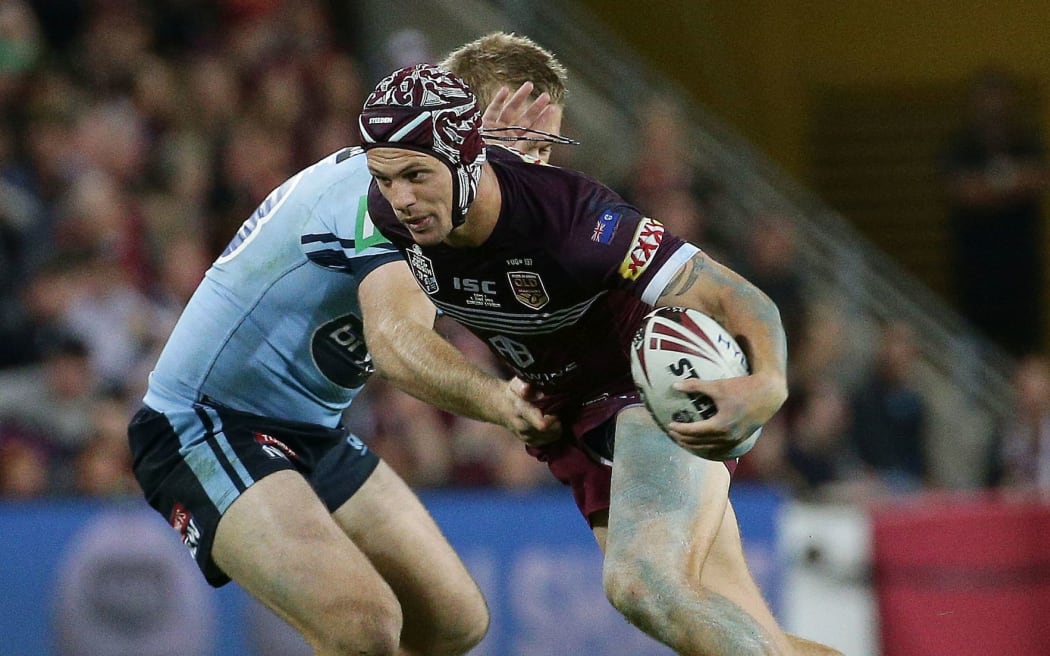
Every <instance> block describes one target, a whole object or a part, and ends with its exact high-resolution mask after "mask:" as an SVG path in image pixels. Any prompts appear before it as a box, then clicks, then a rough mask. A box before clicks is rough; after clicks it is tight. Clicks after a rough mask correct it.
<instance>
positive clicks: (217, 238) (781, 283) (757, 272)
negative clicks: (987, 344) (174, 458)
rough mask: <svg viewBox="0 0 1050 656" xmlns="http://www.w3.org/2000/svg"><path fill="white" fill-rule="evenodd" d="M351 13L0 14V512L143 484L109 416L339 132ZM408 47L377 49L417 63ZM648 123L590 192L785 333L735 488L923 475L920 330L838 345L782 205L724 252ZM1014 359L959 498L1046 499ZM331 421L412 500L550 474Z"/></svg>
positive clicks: (460, 430)
mask: <svg viewBox="0 0 1050 656" xmlns="http://www.w3.org/2000/svg"><path fill="white" fill-rule="evenodd" d="M349 6H352V3H327V2H324V1H323V0H295V1H287V2H281V1H279V0H225V1H222V2H205V1H203V0H201V1H197V0H182V1H175V0H171V1H167V2H166V1H163V0H158V1H157V2H151V3H137V2H131V1H121V0H79V1H71V2H63V3H51V2H44V1H37V2H33V1H31V0H4V1H3V2H0V308H2V313H0V498H40V497H48V496H61V495H82V496H96V497H107V496H122V495H134V494H138V490H137V486H136V483H135V481H134V479H133V478H132V476H131V475H130V463H129V453H128V449H127V441H126V433H125V427H126V423H127V420H128V418H129V417H130V415H131V414H132V413H133V412H134V410H135V409H136V408H137V406H138V404H139V402H140V399H141V396H142V393H143V391H144V388H145V382H146V377H147V375H148V373H149V370H150V368H151V366H152V364H153V361H154V359H155V357H156V355H157V352H158V349H159V348H160V347H161V346H162V345H163V342H164V339H165V337H166V335H167V333H168V331H170V329H171V328H172V326H173V325H174V321H175V320H176V319H177V317H178V315H179V312H180V310H181V308H182V306H183V304H184V303H185V302H186V301H187V299H188V298H189V296H190V295H191V294H192V292H193V290H194V288H195V287H196V285H197V283H198V282H199V281H200V279H201V278H202V276H203V275H204V272H205V270H206V269H207V267H208V266H209V264H210V262H211V260H212V259H213V258H214V257H215V256H216V255H217V254H218V253H219V252H220V251H221V250H222V248H223V246H224V245H225V243H226V241H227V240H228V239H229V238H230V237H231V236H232V235H233V234H234V233H235V231H236V229H237V227H238V226H239V225H240V223H241V222H242V221H243V220H244V219H245V218H247V217H248V216H249V215H250V214H251V212H252V211H253V210H254V209H255V206H256V205H257V203H258V202H260V201H261V199H263V198H264V197H265V196H266V195H267V194H268V193H269V191H270V190H271V189H273V188H274V187H275V186H277V185H278V184H279V183H280V182H282V181H283V180H284V179H285V178H287V177H288V176H289V175H291V174H292V173H294V172H296V171H297V170H299V169H300V168H302V167H304V166H306V165H308V164H310V163H313V162H314V161H316V160H318V159H320V158H321V157H323V156H325V155H327V154H329V153H331V152H333V151H335V150H337V149H339V148H341V147H344V146H348V145H354V144H355V143H356V141H357V137H356V129H355V126H356V121H357V114H358V111H359V109H360V106H361V104H362V102H363V95H362V94H363V92H364V91H365V90H367V89H368V88H370V86H371V84H370V82H371V80H372V79H373V78H374V77H375V76H376V74H380V75H381V74H383V73H385V72H386V71H368V70H365V68H364V66H363V65H362V60H361V58H360V53H358V52H357V51H356V50H355V47H354V41H355V39H354V35H353V34H352V33H350V31H349V27H350V26H353V25H354V21H353V17H352V16H350V15H347V14H346V13H345V12H346V11H347V9H346V8H347V7H349ZM402 36H404V35H402ZM409 36H411V35H409ZM418 36H419V35H418V34H417V35H415V37H416V40H414V41H413V42H412V43H413V47H411V48H406V47H404V46H403V45H402V46H398V47H397V48H395V50H396V51H397V52H399V53H400V55H401V56H403V57H405V56H409V55H411V54H413V53H417V52H418V53H425V52H426V48H425V43H422V44H420V43H419V41H418ZM406 63H411V62H408V61H404V60H402V61H397V62H391V64H392V65H391V68H393V67H394V66H395V65H403V64H406ZM376 79H377V78H376ZM646 111H647V116H648V118H649V120H648V121H646V123H645V129H644V131H643V132H642V133H641V134H640V135H639V137H638V140H637V142H638V148H637V150H636V152H633V153H628V155H629V156H630V157H632V158H633V162H634V166H633V169H632V170H633V173H632V174H631V175H630V176H629V177H628V178H627V179H625V180H622V181H607V182H608V183H610V184H611V185H612V186H614V187H615V188H617V190H618V191H620V192H621V193H622V194H623V196H624V197H625V198H626V199H628V200H629V201H631V202H633V203H634V204H635V205H637V206H638V207H639V208H641V209H643V210H644V211H645V212H646V213H647V214H650V215H652V216H654V217H656V218H658V219H660V220H662V221H664V222H665V223H666V224H667V225H668V226H669V228H670V229H671V230H672V231H674V232H676V233H678V234H680V235H682V236H684V237H687V238H689V239H691V240H693V241H695V242H696V243H697V244H699V245H701V246H702V247H703V248H705V249H706V250H708V251H709V252H710V253H711V254H712V255H713V256H715V257H716V258H718V259H720V260H722V261H724V262H726V263H727V264H729V265H730V266H732V267H734V268H735V269H737V270H739V271H740V272H741V273H743V274H744V275H745V276H747V277H748V278H749V279H750V280H752V281H753V282H755V283H756V284H757V285H758V286H759V287H760V288H762V289H763V290H765V291H766V292H767V293H768V294H769V295H770V296H771V297H773V299H774V300H775V301H776V302H777V303H778V305H779V307H780V309H781V312H782V316H783V320H784V323H785V327H786V329H787V333H788V337H789V347H790V353H791V358H790V362H791V365H790V375H791V380H790V393H791V395H790V398H789V401H788V403H787V405H786V406H785V407H784V409H783V410H782V411H781V412H779V413H778V414H777V416H776V417H775V418H774V420H773V421H772V422H771V423H770V424H769V425H767V426H766V428H765V431H764V434H763V437H762V439H761V440H759V443H758V446H756V448H755V449H754V451H753V452H752V453H751V454H749V455H748V456H747V457H745V458H744V459H743V460H742V462H741V464H740V467H739V469H738V470H737V474H736V477H737V480H748V481H762V482H769V483H774V484H777V485H782V486H784V487H785V488H786V489H787V490H789V491H790V492H791V493H792V494H794V495H797V496H799V497H802V498H818V499H862V498H871V497H872V496H873V495H884V494H903V493H908V492H913V491H917V490H921V489H926V488H935V487H937V486H938V485H939V483H938V481H937V480H936V479H935V478H934V477H933V476H931V467H930V463H929V462H928V453H927V449H926V446H925V442H926V436H927V434H928V432H929V430H930V425H929V424H930V421H931V417H930V413H929V408H928V402H927V398H926V393H927V390H924V389H923V388H922V386H921V384H919V383H918V382H917V380H916V377H915V376H914V365H915V362H916V342H915V335H914V330H915V329H914V327H912V326H909V325H907V324H905V323H903V322H887V323H886V324H885V325H882V326H879V330H878V331H877V337H876V339H875V341H874V343H873V344H870V345H868V347H867V348H864V349H862V350H861V353H862V355H858V348H857V346H858V345H857V344H856V338H855V337H854V334H853V333H852V331H851V327H850V321H851V318H850V317H849V316H848V314H846V313H847V312H848V310H847V309H846V308H845V307H844V306H842V305H841V304H838V303H836V302H835V301H834V300H830V299H824V298H820V297H819V296H816V295H814V294H813V293H811V291H810V290H809V289H807V287H806V285H805V283H804V276H803V275H802V272H801V271H799V267H798V265H797V260H796V258H795V246H796V238H797V237H796V234H795V232H794V231H793V229H792V222H791V221H790V217H783V216H776V215H770V216H761V217H756V225H757V226H758V227H757V228H756V229H755V230H753V231H751V232H750V236H749V239H748V240H747V241H746V242H743V243H741V242H740V241H739V240H735V241H734V240H728V239H721V238H720V233H719V230H718V229H717V223H718V216H717V206H716V203H713V202H712V197H714V196H716V195H717V193H718V192H717V189H712V185H711V183H710V181H707V180H704V179H702V178H701V177H700V176H698V175H697V174H696V173H695V172H694V171H692V170H691V169H690V168H689V167H688V165H687V164H686V162H687V161H688V159H687V158H686V157H682V156H676V155H675V153H676V152H677V149H679V148H681V147H682V144H684V143H686V140H685V139H682V138H680V137H679V135H680V130H682V129H683V127H682V124H681V121H680V120H679V117H678V115H677V114H676V109H675V107H673V106H672V105H669V104H666V103H665V102H663V101H660V100H654V103H653V104H652V105H651V106H649V107H647V108H646ZM557 160H558V154H557V153H555V156H554V163H558V161H557ZM572 164H573V166H574V167H576V168H580V169H582V170H585V171H586V170H587V163H586V162H579V161H574V162H573V163H572ZM441 328H442V330H443V331H444V333H445V334H446V336H447V337H448V338H449V339H450V340H451V341H453V342H454V343H456V344H457V345H459V346H460V347H461V348H463V349H464V350H465V351H466V352H468V353H469V354H470V356H471V357H472V358H473V359H474V360H475V361H476V362H478V363H480V364H482V365H483V366H486V367H489V368H491V369H492V370H493V371H498V368H497V366H496V365H495V363H494V361H493V360H492V359H491V357H490V355H489V354H488V353H487V351H486V350H485V349H484V347H483V346H482V345H481V344H480V343H479V342H477V340H475V339H474V338H473V337H471V336H469V335H468V334H467V333H466V332H465V331H464V330H462V329H460V328H458V327H457V326H456V325H454V324H451V323H448V324H445V323H442V325H441ZM1018 355H1019V356H1021V359H1020V360H1019V365H1018V367H1017V370H1016V374H1015V375H1016V381H1015V382H1016V399H1015V403H1016V412H1015V413H1014V415H1013V416H1012V420H1011V422H1009V423H1008V424H1006V425H1003V426H999V427H997V428H996V429H995V432H996V435H995V436H993V437H992V439H990V440H989V443H990V444H991V445H992V446H991V447H990V448H989V449H988V453H987V457H986V460H987V462H986V463H984V464H983V465H982V467H981V468H980V469H981V471H982V475H981V476H980V477H979V480H974V481H972V485H973V486H974V487H990V486H995V485H1018V486H1033V485H1038V486H1042V487H1044V488H1047V489H1050V365H1048V363H1047V361H1046V359H1045V358H1043V357H1042V356H1040V355H1038V352H1037V351H1035V352H1026V353H1019V354H1018ZM346 419H347V423H348V425H349V426H350V427H351V428H352V430H354V432H356V433H357V434H358V435H360V436H361V437H362V439H364V440H365V441H366V442H367V443H369V444H370V445H372V447H373V448H374V449H375V450H376V451H377V452H379V453H380V455H381V456H383V457H384V458H385V459H386V460H387V461H388V462H390V464H391V465H392V466H393V467H394V468H395V469H396V470H397V471H398V472H399V473H400V474H401V475H402V476H403V477H404V478H405V479H406V480H407V481H408V482H409V483H410V484H412V485H413V486H416V487H420V488H423V487H438V486H499V487H505V488H531V487H535V486H541V485H552V484H555V483H554V481H553V478H552V477H551V476H550V475H549V474H548V472H547V470H546V468H545V466H544V465H542V464H541V463H538V462H536V461H534V460H533V459H532V458H530V457H529V456H527V455H526V454H525V453H524V450H523V448H522V447H521V445H520V444H519V443H518V442H517V441H516V440H515V439H514V438H513V436H511V435H510V434H508V433H506V432H504V431H502V430H501V429H499V428H497V427H494V426H491V425H488V424H483V423H478V422H474V421H470V420H465V419H462V418H458V417H452V416H450V415H448V414H446V413H442V412H439V411H437V410H435V409H433V408H431V407H429V406H427V405H425V404H423V403H421V402H419V401H417V400H415V399H412V398H410V397H408V396H406V395H404V394H402V393H400V392H398V391H396V390H394V389H391V388H390V387H389V386H387V385H385V384H383V382H382V381H380V380H378V379H373V380H372V381H370V382H369V384H368V385H367V387H366V389H365V391H364V392H363V393H362V394H361V395H360V396H359V397H358V399H357V400H356V401H355V402H354V404H353V405H352V406H351V409H350V410H349V411H348V414H347V418H346ZM1040 454H1042V456H1041V457H1039V456H1040Z"/></svg>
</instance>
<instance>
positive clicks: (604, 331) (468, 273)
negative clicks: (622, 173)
mask: <svg viewBox="0 0 1050 656" xmlns="http://www.w3.org/2000/svg"><path fill="white" fill-rule="evenodd" d="M488 156H489V161H490V162H491V165H492V168H493V170H494V171H495V173H496V176H497V178H498V180H499V184H500V189H501V191H502V209H501V211H500V216H499V220H498V222H497V224H496V227H495V229H494V230H493V232H492V235H491V236H490V237H489V238H488V240H487V241H486V242H485V243H484V244H483V245H481V246H479V247H477V248H452V247H450V246H447V245H445V244H439V245H437V246H433V247H421V246H419V245H418V244H416V243H415V242H414V241H413V239H412V236H411V234H410V233H409V231H408V230H407V229H406V228H405V227H403V226H402V225H401V224H400V223H399V222H398V221H397V219H396V217H395V216H394V212H393V209H392V208H391V207H390V205H389V203H387V202H386V200H385V199H384V198H383V197H382V195H381V194H380V192H379V190H378V188H377V187H376V185H375V183H374V182H373V184H372V186H371V188H370V190H369V196H368V210H369V213H370V215H371V217H372V220H373V222H374V223H375V225H376V227H377V228H378V229H379V230H380V231H381V232H382V233H383V235H385V236H386V237H387V238H388V239H389V240H390V241H391V242H393V243H394V245H395V246H397V248H398V249H400V250H401V252H402V254H403V255H404V256H405V258H406V260H407V261H408V263H409V265H410V268H411V269H412V273H413V275H414V276H415V278H416V281H417V282H418V283H419V286H420V287H422V289H423V290H424V291H425V292H426V293H427V294H428V295H429V296H430V299H431V300H432V301H433V302H434V304H435V305H436V306H437V307H438V308H439V309H440V310H441V311H442V312H444V313H445V314H447V315H449V316H450V317H452V318H453V319H456V320H457V321H459V322H460V323H462V324H463V325H464V326H466V327H467V328H468V329H470V330H471V331H472V332H473V333H474V334H476V335H477V336H478V337H480V338H481V339H482V340H483V341H484V342H485V343H486V344H487V345H488V347H489V348H490V349H492V351H493V352H495V354H496V355H497V356H498V357H499V358H500V360H501V361H503V362H505V363H506V364H507V366H508V367H510V369H511V370H513V371H514V372H515V374H516V375H517V376H519V377H520V378H521V379H523V380H525V381H527V382H529V383H531V384H532V385H534V386H535V387H536V388H538V389H540V390H542V391H543V392H544V393H545V395H546V397H545V399H544V400H543V401H542V402H541V403H540V404H539V405H541V407H542V408H543V409H544V411H545V412H548V413H551V414H558V415H559V416H561V417H562V418H563V420H564V419H569V420H570V421H574V420H575V419H576V418H577V417H578V416H579V414H580V411H581V409H583V408H584V407H586V406H589V405H590V404H591V403H597V402H600V400H602V399H605V398H608V397H611V396H616V395H621V394H625V393H633V392H634V391H635V388H634V384H633V382H632V380H631V371H630V359H629V355H628V354H629V347H630V342H631V338H632V336H633V335H634V332H635V330H636V329H637V327H638V325H639V323H640V321H641V319H642V317H643V316H644V315H645V313H646V312H648V311H649V310H650V309H651V307H652V305H651V304H652V303H654V302H655V301H656V299H657V297H658V296H659V295H660V293H661V292H662V291H663V288H664V286H665V285H666V284H667V282H668V280H669V279H670V278H671V276H673V275H674V273H675V272H677V270H678V268H679V267H680V266H681V265H682V264H683V263H684V262H685V261H686V260H688V259H689V257H691V256H692V255H693V254H694V253H695V252H697V248H696V247H695V246H693V245H691V244H688V243H687V242H684V241H683V240H681V239H680V238H678V237H676V236H674V235H671V234H669V233H667V232H666V231H665V230H664V228H663V226H662V225H661V224H660V223H659V222H657V221H655V220H653V219H651V218H647V217H644V216H643V215H642V214H641V213H640V212H639V210H637V209H636V208H634V207H632V206H631V205H629V204H627V203H626V202H625V201H624V200H623V199H622V198H620V197H619V196H618V195H617V194H616V193H615V192H613V191H612V190H611V189H609V188H608V187H605V186H604V185H602V184H601V183H599V182H597V181H595V180H594V179H592V178H590V177H588V176H586V175H584V174H582V173H578V172H575V171H570V170H567V169H561V168H558V167H554V166H547V165H543V164H538V163H533V162H526V161H524V160H522V159H521V158H520V157H518V156H516V155H514V154H512V153H510V152H509V151H507V150H506V149H503V148H500V147H490V148H489V149H488Z"/></svg>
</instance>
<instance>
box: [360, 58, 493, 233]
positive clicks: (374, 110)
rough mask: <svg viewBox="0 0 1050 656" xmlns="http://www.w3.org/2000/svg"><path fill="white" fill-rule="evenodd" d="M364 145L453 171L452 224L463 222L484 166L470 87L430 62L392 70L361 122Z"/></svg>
mask: <svg viewBox="0 0 1050 656" xmlns="http://www.w3.org/2000/svg"><path fill="white" fill-rule="evenodd" d="M358 129H359V131H360V135H361V146H362V147H363V148H364V149H365V150H369V149H371V148H405V149H408V150H417V151H420V152H423V153H426V154H428V155H433V156H434V157H437V158H438V159H439V160H441V161H442V162H444V163H445V164H446V165H447V166H448V167H449V169H451V171H452V200H453V208H452V226H453V227H458V226H459V225H461V224H462V223H463V221H464V218H465V217H466V215H467V210H468V209H469V208H470V204H471V203H472V202H474V197H475V196H476V195H477V193H478V180H480V179H481V168H482V165H483V164H484V163H485V143H484V141H483V140H482V138H481V111H480V110H479V109H478V99H477V97H476V96H475V95H474V93H473V92H472V91H471V90H470V87H468V86H467V84H466V83H465V82H464V81H463V80H461V79H459V78H458V77H456V76H455V75H453V74H452V73H450V72H449V71H447V70H445V69H443V68H440V67H438V66H434V65H432V64H416V65H415V66H409V67H407V68H402V69H400V70H397V71H394V72H393V73H391V74H390V75H388V76H387V77H385V78H383V80H382V81H380V83H379V84H378V85H377V86H376V88H375V91H373V92H372V95H370V96H368V99H367V100H366V101H365V106H364V109H363V110H362V111H361V118H360V119H359V120H358Z"/></svg>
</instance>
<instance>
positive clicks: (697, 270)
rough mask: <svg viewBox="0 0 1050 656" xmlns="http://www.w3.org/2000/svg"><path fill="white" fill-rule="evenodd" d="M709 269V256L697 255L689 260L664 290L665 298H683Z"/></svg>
mask: <svg viewBox="0 0 1050 656" xmlns="http://www.w3.org/2000/svg"><path fill="white" fill-rule="evenodd" d="M706 268H707V256H705V255H704V254H703V253H697V254H696V255H694V256H693V257H691V258H689V261H688V262H686V263H685V264H684V265H683V266H682V267H681V268H679V269H678V272H677V273H675V274H674V277H673V278H671V281H670V282H669V283H667V286H666V287H665V288H664V293H663V295H664V296H681V295H682V294H684V293H685V292H686V291H687V290H688V289H689V288H690V287H692V286H693V284H694V283H695V282H696V280H697V278H699V277H700V274H701V273H702V272H703V271H704V270H705V269H706Z"/></svg>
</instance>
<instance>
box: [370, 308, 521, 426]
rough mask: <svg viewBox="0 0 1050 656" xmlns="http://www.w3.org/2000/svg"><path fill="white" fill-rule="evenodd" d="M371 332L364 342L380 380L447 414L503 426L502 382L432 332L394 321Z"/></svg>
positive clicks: (429, 329)
mask: <svg viewBox="0 0 1050 656" xmlns="http://www.w3.org/2000/svg"><path fill="white" fill-rule="evenodd" d="M375 329H376V332H373V333H371V334H366V340H367V341H368V345H369V350H370V351H371V352H372V359H373V361H374V362H375V365H376V372H377V373H378V374H379V375H380V376H382V377H383V378H385V379H387V380H389V381H390V382H391V383H393V384H394V385H395V386H397V387H398V388H400V389H402V390H404V391H405V392H407V393H409V394H411V395H412V396H415V397H416V398H418V399H420V400H422V401H425V402H427V403H429V404H431V405H434V406H436V407H439V408H441V409H443V410H446V411H448V412H452V413H454V414H457V415H462V416H464V417H470V418H471V419H480V420H482V421H488V422H492V423H497V424H499V423H503V420H502V417H501V416H500V413H499V412H498V408H499V403H500V398H499V397H498V394H497V390H498V389H499V388H500V386H501V384H502V383H503V381H500V380H498V379H497V378H495V377H493V376H491V375H489V374H488V373H486V372H484V371H483V370H482V369H480V368H479V367H478V366H476V365H475V364H474V363H472V362H470V361H469V360H467V358H466V357H465V356H464V355H463V353H462V352H460V351H459V349H457V348H456V347H455V346H453V345H452V344H450V343H449V342H448V341H446V340H445V339H443V338H442V337H441V336H440V335H439V334H438V333H436V332H435V331H434V330H433V329H431V328H428V327H426V326H424V325H422V324H420V323H416V322H413V321H406V320H397V319H392V320H387V321H383V322H380V324H379V325H378V326H376V327H375Z"/></svg>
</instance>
